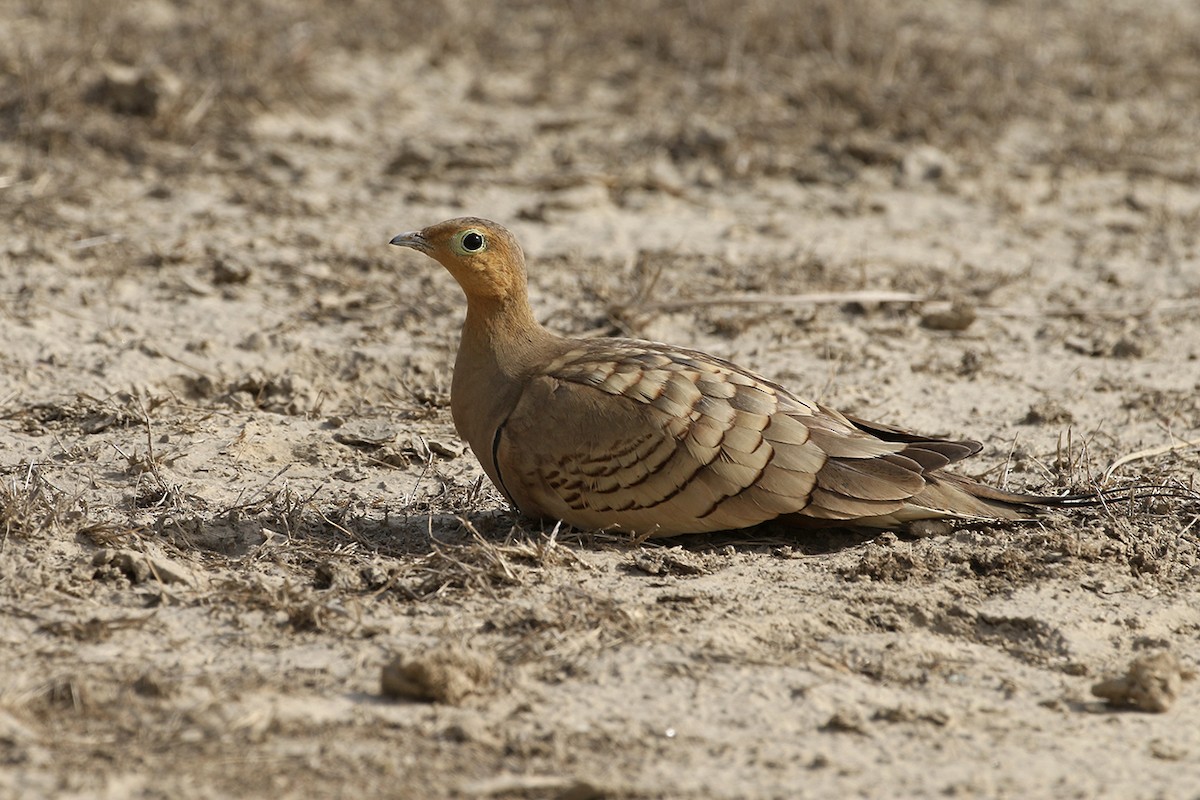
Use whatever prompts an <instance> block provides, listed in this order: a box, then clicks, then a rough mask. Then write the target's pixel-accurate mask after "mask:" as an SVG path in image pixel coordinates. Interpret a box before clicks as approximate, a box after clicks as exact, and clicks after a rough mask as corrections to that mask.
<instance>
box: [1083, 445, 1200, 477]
mask: <svg viewBox="0 0 1200 800" xmlns="http://www.w3.org/2000/svg"><path fill="white" fill-rule="evenodd" d="M1172 438H1173V437H1172ZM1189 447H1197V448H1200V439H1191V440H1182V439H1181V440H1179V441H1175V442H1169V443H1167V444H1163V445H1159V446H1158V447H1147V448H1146V449H1145V450H1138V451H1136V452H1133V453H1129V454H1127V455H1123V456H1121V457H1120V458H1118V459H1117V460H1116V461H1114V462H1113V463H1112V464H1110V465H1109V467H1108V469H1106V470H1104V476H1103V478H1101V480H1100V482H1101V483H1108V479H1109V478H1111V477H1112V474H1113V473H1114V472H1116V471H1117V470H1118V469H1120V468H1121V467H1123V466H1125V465H1126V464H1131V463H1133V462H1134V461H1141V460H1142V459H1146V458H1153V457H1154V456H1161V455H1164V454H1166V453H1174V452H1176V451H1178V450H1186V449H1188V448H1189Z"/></svg>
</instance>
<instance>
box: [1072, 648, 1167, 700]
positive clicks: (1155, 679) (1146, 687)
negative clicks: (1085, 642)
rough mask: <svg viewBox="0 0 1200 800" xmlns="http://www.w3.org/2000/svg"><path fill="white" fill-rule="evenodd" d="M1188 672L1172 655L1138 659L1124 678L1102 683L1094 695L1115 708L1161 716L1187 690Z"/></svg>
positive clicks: (1156, 654) (1157, 655)
mask: <svg viewBox="0 0 1200 800" xmlns="http://www.w3.org/2000/svg"><path fill="white" fill-rule="evenodd" d="M1183 681H1184V669H1183V665H1182V664H1181V663H1180V661H1179V657H1178V656H1176V655H1175V654H1174V653H1172V652H1169V651H1162V652H1158V653H1147V654H1145V655H1141V656H1138V657H1137V658H1135V659H1134V660H1133V661H1132V662H1131V663H1130V664H1129V668H1128V669H1127V670H1126V672H1125V674H1124V675H1120V676H1118V677H1115V678H1109V679H1107V680H1104V681H1101V682H1100V683H1097V684H1096V685H1095V686H1093V687H1092V694H1094V695H1095V696H1096V697H1099V698H1102V699H1104V700H1105V701H1107V702H1108V704H1109V705H1111V706H1113V707H1115V708H1129V709H1133V710H1135V711H1152V712H1155V713H1159V714H1161V713H1162V712H1164V711H1167V710H1169V709H1170V708H1171V705H1172V704H1173V703H1174V702H1175V700H1176V699H1178V697H1179V692H1180V690H1181V689H1182V688H1183Z"/></svg>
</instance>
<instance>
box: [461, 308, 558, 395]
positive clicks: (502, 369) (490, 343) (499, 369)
mask: <svg viewBox="0 0 1200 800" xmlns="http://www.w3.org/2000/svg"><path fill="white" fill-rule="evenodd" d="M557 338H559V337H556V336H555V335H554V334H552V333H551V332H550V331H548V330H546V329H545V328H543V327H542V325H541V323H539V322H538V321H537V320H536V319H535V318H534V316H533V309H532V308H530V307H529V300H528V299H527V298H526V297H525V296H524V295H521V296H518V297H510V298H503V299H496V298H490V297H489V298H476V297H472V298H468V300H467V319H466V321H465V323H464V324H463V332H462V343H461V344H460V345H459V358H460V359H461V358H462V357H463V356H464V355H468V356H469V357H470V362H469V363H470V365H471V366H472V367H474V368H476V369H484V370H485V371H489V372H491V371H492V370H494V371H495V372H496V375H495V376H494V377H497V378H500V379H502V380H507V381H513V380H515V381H522V380H524V378H525V377H527V375H528V372H529V370H530V369H531V368H532V366H533V365H534V364H537V363H538V362H539V359H541V358H542V357H543V356H544V354H545V352H546V349H547V347H549V346H551V345H552V343H553V342H554V340H555V339H557ZM456 371H457V370H456Z"/></svg>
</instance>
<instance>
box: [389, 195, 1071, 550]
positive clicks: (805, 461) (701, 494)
mask: <svg viewBox="0 0 1200 800" xmlns="http://www.w3.org/2000/svg"><path fill="white" fill-rule="evenodd" d="M390 243H391V244H393V245H397V246H400V247H407V248H411V249H414V250H417V251H418V252H421V253H423V254H425V255H426V256H429V257H431V258H432V259H434V260H435V261H437V262H438V263H440V264H441V265H442V266H443V267H445V268H446V270H447V271H449V273H450V274H451V275H452V276H453V277H454V278H455V280H457V282H458V284H459V286H460V287H461V288H462V290H463V293H464V294H465V295H466V301H467V310H466V317H465V320H464V322H463V327H462V335H461V339H460V343H459V347H458V354H457V356H456V358H455V362H454V372H453V378H452V380H451V387H450V410H451V416H452V417H453V420H454V425H455V428H456V430H457V431H458V433H459V435H460V436H461V437H462V438H463V439H465V440H466V442H467V444H468V445H469V446H470V448H471V450H472V452H473V453H474V454H475V456H476V458H477V459H478V460H479V463H480V465H481V466H482V468H483V471H484V472H485V473H486V474H487V476H488V478H489V479H490V480H491V482H492V483H493V484H494V485H495V486H496V488H497V489H498V490H499V491H500V493H501V494H503V495H504V497H505V499H506V500H507V501H508V502H509V503H511V504H512V505H513V506H515V507H516V509H517V510H519V511H520V512H521V513H522V514H524V515H526V516H528V517H531V518H534V519H540V520H546V521H561V522H562V523H565V524H567V525H570V526H572V527H574V528H577V529H581V530H609V531H620V532H624V533H629V534H634V535H637V536H642V537H645V538H650V537H666V536H676V535H680V534H691V533H706V532H714V531H733V530H741V529H744V528H750V527H753V526H757V525H760V524H763V523H768V522H770V523H778V524H780V525H783V526H787V527H796V528H804V527H808V526H822V527H823V526H844V527H854V528H860V527H861V528H877V529H902V528H906V527H908V526H909V525H911V524H912V523H915V522H918V521H922V520H949V521H988V522H1002V521H1014V520H1027V519H1031V518H1034V517H1035V516H1036V515H1037V514H1038V513H1040V511H1041V510H1043V509H1044V508H1045V507H1047V506H1053V505H1060V504H1065V503H1067V502H1069V501H1070V500H1071V499H1072V498H1073V497H1076V496H1064V497H1053V496H1050V497H1047V496H1041V495H1030V494H1018V493H1014V492H1008V491H1004V490H1001V489H999V488H996V487H992V486H989V485H986V484H983V483H980V482H978V481H975V480H973V479H971V478H968V477H965V476H962V475H959V474H956V473H953V472H950V471H947V470H946V469H945V468H946V467H948V466H950V465H952V464H955V463H957V462H959V461H962V460H963V459H965V458H967V457H968V456H972V455H974V454H976V453H978V452H979V451H980V450H981V449H982V445H981V444H980V443H978V442H975V441H970V440H954V439H950V438H941V437H936V436H922V435H920V434H916V433H911V432H908V431H905V430H902V429H900V428H896V427H892V426H890V425H884V424H881V423H877V422H870V421H867V420H863V419H859V418H857V417H854V416H851V415H848V414H843V413H841V412H839V411H837V410H835V409H833V408H830V407H828V406H826V405H824V404H822V403H819V402H816V401H813V400H809V399H805V398H803V397H801V396H800V395H798V394H795V393H793V392H791V391H788V390H787V389H785V388H784V387H783V386H781V385H780V384H778V383H776V382H774V381H771V380H769V379H767V378H765V377H763V376H761V375H759V374H757V373H755V372H752V371H750V370H748V369H744V368H743V367H740V366H738V365H736V364H734V363H732V362H730V361H727V360H725V359H723V358H719V357H717V356H714V355H710V354H708V353H704V352H701V351H699V350H693V349H689V348H685V347H677V346H673V345H670V344H663V343H660V342H652V341H643V340H638V339H626V338H588V339H579V338H571V337H568V336H562V335H559V334H557V333H554V332H552V331H550V330H548V329H547V328H545V327H544V326H543V325H542V324H541V323H539V322H538V320H537V319H536V317H535V316H534V312H533V309H532V308H531V306H530V303H529V295H528V289H527V283H528V280H527V271H526V262H525V255H524V253H523V251H522V249H521V246H520V244H519V243H518V241H517V239H516V237H515V236H514V235H513V234H512V233H511V232H509V231H508V230H507V229H506V228H504V227H503V226H502V225H500V224H498V223H495V222H492V221H489V220H486V219H481V218H478V217H460V218H457V219H450V220H447V221H445V222H440V223H437V224H434V225H431V226H429V227H426V228H423V229H421V230H416V231H409V232H406V233H401V234H398V235H396V236H395V237H394V238H392V239H391V241H390Z"/></svg>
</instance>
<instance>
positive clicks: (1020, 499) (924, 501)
mask: <svg viewBox="0 0 1200 800" xmlns="http://www.w3.org/2000/svg"><path fill="white" fill-rule="evenodd" d="M925 480H926V481H927V483H926V485H925V487H924V488H923V489H922V490H921V491H919V492H917V493H916V494H915V495H913V496H912V497H911V498H909V499H908V500H907V501H906V502H905V503H904V506H903V507H902V508H899V509H897V510H896V511H893V512H891V513H888V514H882V515H879V516H875V517H860V518H858V519H855V520H852V521H849V522H847V521H841V522H840V523H839V522H838V521H834V520H817V519H814V518H813V517H809V516H805V515H804V513H803V512H801V513H799V514H789V515H788V516H787V517H786V518H785V519H781V521H782V522H785V523H787V524H790V525H794V526H800V527H808V526H814V525H815V526H819V527H827V526H829V525H831V524H832V525H837V524H841V525H846V524H850V525H853V526H855V527H860V526H861V527H866V528H902V527H905V526H907V525H908V524H909V523H912V522H918V521H923V520H946V521H951V522H952V521H956V520H958V521H963V522H967V521H1004V522H1032V521H1035V520H1037V519H1038V518H1039V517H1041V516H1042V515H1044V514H1045V513H1046V512H1047V511H1050V510H1053V509H1071V508H1088V507H1096V506H1109V505H1112V504H1115V503H1118V502H1127V501H1131V500H1133V501H1138V500H1147V499H1152V498H1170V499H1183V500H1190V501H1192V502H1193V503H1195V504H1196V506H1197V508H1198V509H1200V492H1197V491H1195V490H1193V489H1188V488H1185V487H1180V486H1171V485H1166V484H1134V485H1131V486H1114V487H1109V488H1106V489H1097V490H1096V491H1094V492H1082V493H1078V494H1066V495H1043V494H1026V493H1022V492H1008V491H1004V490H1003V489H997V488H995V487H992V486H988V485H986V484H982V483H978V482H977V481H974V480H971V479H970V478H965V477H963V476H961V475H955V474H954V473H950V472H938V473H936V474H932V475H930V474H927V475H926V476H925Z"/></svg>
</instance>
